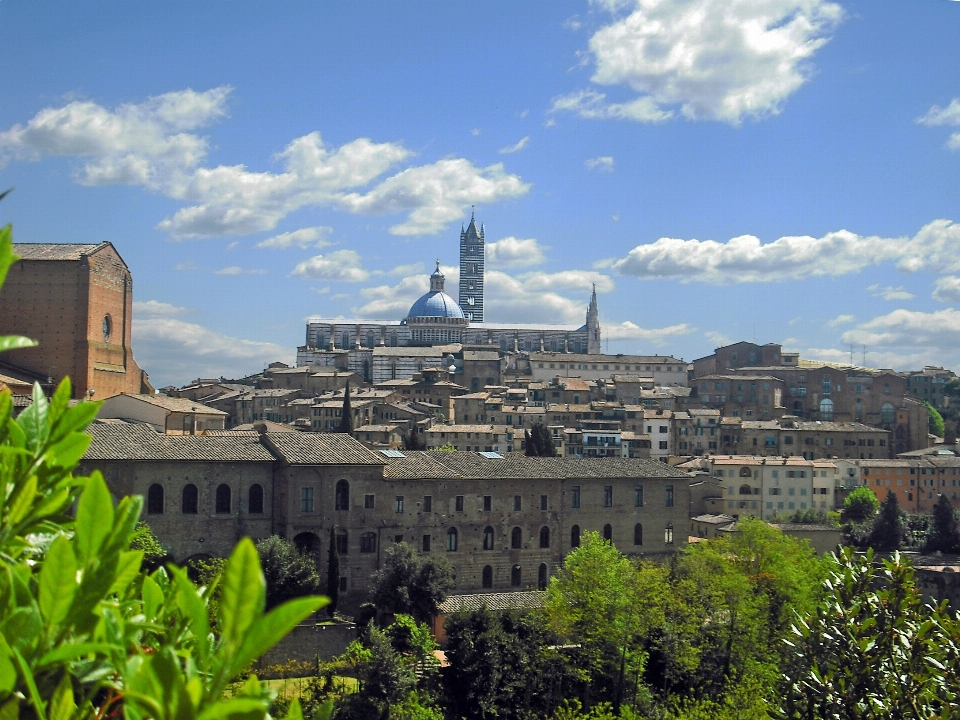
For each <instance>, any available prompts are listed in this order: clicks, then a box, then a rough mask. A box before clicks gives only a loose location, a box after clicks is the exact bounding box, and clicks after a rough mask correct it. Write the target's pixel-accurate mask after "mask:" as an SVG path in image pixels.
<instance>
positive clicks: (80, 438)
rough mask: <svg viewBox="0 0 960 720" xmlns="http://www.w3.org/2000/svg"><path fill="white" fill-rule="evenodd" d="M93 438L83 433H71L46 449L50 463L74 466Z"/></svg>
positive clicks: (60, 465)
mask: <svg viewBox="0 0 960 720" xmlns="http://www.w3.org/2000/svg"><path fill="white" fill-rule="evenodd" d="M92 440H93V438H92V437H91V436H90V435H86V434H85V433H72V434H70V435H67V437H65V438H64V439H63V440H60V441H59V442H57V443H55V444H54V445H52V446H51V447H50V448H48V449H47V460H48V462H49V464H50V465H55V466H57V467H62V468H68V469H71V468H74V467H76V465H77V463H78V462H80V459H81V458H82V457H83V454H84V453H85V452H86V451H87V448H88V447H89V446H90V442H91V441H92Z"/></svg>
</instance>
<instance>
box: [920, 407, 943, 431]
mask: <svg viewBox="0 0 960 720" xmlns="http://www.w3.org/2000/svg"><path fill="white" fill-rule="evenodd" d="M923 404H924V405H925V406H926V408H927V415H929V417H930V432H932V433H933V434H934V435H936V436H937V437H943V429H944V428H943V415H941V414H940V413H939V412H938V411H937V409H936V408H935V407H934V406H933V405H931V404H930V403H929V402H928V401H926V400H924V401H923Z"/></svg>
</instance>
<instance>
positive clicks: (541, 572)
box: [481, 563, 549, 590]
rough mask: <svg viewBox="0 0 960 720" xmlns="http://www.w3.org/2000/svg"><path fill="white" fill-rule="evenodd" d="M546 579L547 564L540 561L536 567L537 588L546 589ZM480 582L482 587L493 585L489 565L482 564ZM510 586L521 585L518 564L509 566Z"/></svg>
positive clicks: (520, 572) (491, 571)
mask: <svg viewBox="0 0 960 720" xmlns="http://www.w3.org/2000/svg"><path fill="white" fill-rule="evenodd" d="M548 580H549V573H548V571H547V564H546V563H540V567H539V568H538V569H537V589H538V590H546V589H547V581H548ZM481 584H482V585H483V587H484V588H492V587H493V567H491V566H490V565H484V566H483V575H482V579H481ZM510 587H515V588H518V587H523V569H522V568H521V567H520V566H519V565H514V566H513V567H511V568H510Z"/></svg>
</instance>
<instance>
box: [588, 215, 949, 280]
mask: <svg viewBox="0 0 960 720" xmlns="http://www.w3.org/2000/svg"><path fill="white" fill-rule="evenodd" d="M958 246H960V224H957V223H954V222H952V221H950V220H934V221H933V222H931V223H928V224H927V225H925V226H924V227H923V228H921V229H920V231H919V232H918V233H917V234H916V235H914V236H913V237H907V238H881V237H877V236H861V235H857V234H855V233H852V232H850V231H848V230H838V231H836V232H831V233H827V234H826V235H824V236H823V237H820V238H813V237H809V236H797V237H782V238H779V239H777V240H775V241H773V242H771V243H767V244H762V243H761V242H760V240H759V238H756V237H754V236H752V235H742V236H740V237H735V238H733V239H731V240H728V241H727V242H725V243H720V242H717V241H715V240H703V241H701V240H680V239H675V238H660V239H659V240H657V241H656V242H653V243H648V244H646V245H638V246H637V247H635V248H634V249H633V250H631V251H630V252H629V253H628V254H627V256H626V257H624V258H620V259H616V260H610V261H603V262H601V263H598V264H597V267H612V268H613V269H615V270H616V271H617V272H619V273H621V274H623V275H633V276H635V277H638V278H677V279H679V280H681V281H682V282H695V281H696V282H706V283H713V284H724V283H744V282H771V281H776V280H796V279H801V278H806V277H815V276H823V275H830V276H839V275H847V274H850V273H855V272H858V271H859V270H862V269H863V268H866V267H870V266H873V265H880V264H882V263H888V262H891V263H895V264H896V266H897V268H898V269H899V270H901V271H904V272H917V271H920V270H926V271H930V272H941V273H946V272H960V255H958V253H957V251H956V248H957V247H958Z"/></svg>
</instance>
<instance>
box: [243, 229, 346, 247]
mask: <svg viewBox="0 0 960 720" xmlns="http://www.w3.org/2000/svg"><path fill="white" fill-rule="evenodd" d="M332 232H333V228H332V227H328V226H326V225H317V226H315V227H306V228H300V229H299V230H293V231H292V232H285V233H280V234H279V235H274V236H273V237H269V238H267V239H266V240H262V241H261V242H258V243H257V244H256V245H255V246H254V247H258V248H282V249H286V248H290V247H294V246H296V247H299V248H308V247H314V248H323V247H327V246H328V245H329V244H330V241H329V240H328V239H327V238H329V237H330V234H331V233H332Z"/></svg>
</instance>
